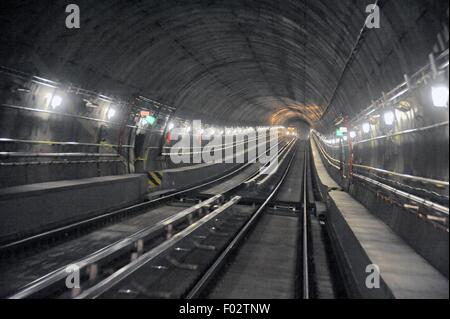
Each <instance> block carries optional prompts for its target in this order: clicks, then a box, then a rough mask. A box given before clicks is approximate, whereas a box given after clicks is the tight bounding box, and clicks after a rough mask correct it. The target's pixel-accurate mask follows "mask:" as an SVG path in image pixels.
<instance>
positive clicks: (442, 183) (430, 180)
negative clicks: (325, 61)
mask: <svg viewBox="0 0 450 319" xmlns="http://www.w3.org/2000/svg"><path fill="white" fill-rule="evenodd" d="M446 124H447V125H448V122H446ZM319 139H320V137H319ZM319 144H320V143H319ZM320 146H321V145H320ZM324 152H325V155H326V156H328V157H330V159H331V160H332V161H334V162H337V163H340V161H339V160H337V159H335V158H333V157H331V156H330V155H329V154H328V153H327V152H326V151H325V150H324ZM353 166H354V167H360V168H362V169H366V170H372V171H377V172H380V173H384V174H388V175H393V176H398V177H401V178H406V179H410V180H416V181H420V182H425V183H430V184H436V185H440V186H447V187H448V186H449V182H448V181H443V180H437V179H433V178H427V177H421V176H414V175H408V174H402V173H397V172H394V171H388V170H384V169H381V168H377V167H372V166H367V165H362V164H353Z"/></svg>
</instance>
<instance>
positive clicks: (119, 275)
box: [75, 196, 241, 299]
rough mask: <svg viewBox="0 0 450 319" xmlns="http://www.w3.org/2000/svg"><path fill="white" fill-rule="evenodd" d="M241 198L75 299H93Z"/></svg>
mask: <svg viewBox="0 0 450 319" xmlns="http://www.w3.org/2000/svg"><path fill="white" fill-rule="evenodd" d="M240 199H241V197H240V196H234V197H233V198H232V199H231V200H229V201H228V202H226V203H225V204H223V205H222V206H220V207H219V208H217V209H216V210H214V211H213V212H211V213H209V214H208V215H206V216H205V217H203V218H202V219H200V220H198V221H197V222H195V223H194V224H192V225H190V226H189V227H187V228H185V229H184V230H182V231H180V232H179V233H177V234H176V235H174V236H173V237H171V238H170V239H169V240H167V241H165V242H164V243H162V244H161V245H159V246H157V247H155V248H153V249H152V250H150V251H148V252H147V253H145V254H144V255H142V256H140V257H139V258H137V259H135V260H134V261H133V262H131V263H130V264H128V265H126V266H124V267H122V268H121V269H119V270H118V271H116V272H115V273H114V274H112V275H111V276H109V277H108V278H106V279H104V280H102V281H101V282H100V283H98V284H97V285H95V286H93V287H91V288H89V289H87V290H85V291H84V292H82V293H81V294H80V295H78V296H77V297H76V298H75V299H86V298H91V299H95V298H98V297H99V296H100V295H101V294H103V293H104V292H106V291H108V290H109V289H111V288H112V287H114V286H115V285H116V284H118V283H119V282H121V281H122V280H124V279H125V278H126V277H128V276H130V275H131V274H132V273H134V272H135V271H136V270H138V269H140V268H141V267H143V266H144V265H146V264H147V263H149V262H151V261H152V260H154V259H155V258H156V257H158V256H160V255H161V254H162V253H164V252H165V251H167V250H168V249H170V248H171V247H173V246H174V245H175V244H176V243H178V242H179V241H181V240H182V239H184V238H186V237H187V236H189V235H190V234H192V233H193V232H194V231H195V230H197V229H198V228H200V227H201V226H203V225H204V224H206V223H207V222H209V221H211V220H213V219H214V218H216V217H217V216H218V215H220V214H221V213H223V212H224V211H226V210H227V209H228V208H230V207H231V206H233V205H235V204H237V203H238V202H239V200H240Z"/></svg>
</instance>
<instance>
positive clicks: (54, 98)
mask: <svg viewBox="0 0 450 319" xmlns="http://www.w3.org/2000/svg"><path fill="white" fill-rule="evenodd" d="M47 100H48V101H50V102H49V105H50V106H51V107H52V109H54V110H55V109H57V108H58V107H60V106H61V105H62V103H63V98H62V97H61V96H59V95H52V94H48V95H47ZM116 113H117V111H116V110H115V109H114V108H113V107H111V106H110V107H109V109H108V111H107V112H106V117H107V118H108V120H112V119H113V118H114V116H115V115H116ZM142 119H143V120H144V121H145V122H146V123H148V124H149V125H154V124H155V123H156V120H157V119H156V117H154V116H153V115H147V116H145V117H143V118H142ZM174 128H175V124H174V123H173V122H170V123H169V124H168V125H167V131H168V132H170V131H172V130H173V129H174ZM271 128H275V129H286V128H285V127H284V126H276V127H269V126H258V127H256V128H252V127H248V126H247V127H235V128H225V129H221V128H214V127H210V128H208V129H206V130H205V129H203V128H202V129H201V130H200V131H199V132H196V133H197V134H200V135H202V134H205V133H206V134H209V135H215V134H220V135H231V134H246V133H250V132H252V131H254V130H256V131H265V130H268V129H271ZM182 130H184V133H187V134H188V133H190V132H191V130H192V128H191V126H189V125H185V126H184V128H182ZM288 135H289V132H288Z"/></svg>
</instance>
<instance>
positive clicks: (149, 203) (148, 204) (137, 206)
mask: <svg viewBox="0 0 450 319" xmlns="http://www.w3.org/2000/svg"><path fill="white" fill-rule="evenodd" d="M280 143H281V142H279V143H278V144H280ZM274 147H275V146H274ZM258 158H259V156H258V157H257V159H258ZM252 164H253V163H245V164H244V165H242V166H240V167H238V168H236V169H235V170H233V171H231V172H230V173H227V174H225V175H223V176H221V177H219V178H216V179H214V180H212V181H209V182H206V183H202V184H200V185H195V186H192V187H188V188H185V189H182V190H177V191H174V192H171V193H168V194H167V195H164V196H161V197H158V198H155V199H152V200H149V201H145V202H142V203H139V204H135V205H132V206H129V207H126V208H122V209H119V210H115V211H113V212H109V213H105V214H102V215H99V216H96V217H93V218H89V219H85V220H82V221H80V222H76V223H73V224H70V225H67V226H63V227H59V228H56V229H53V230H50V231H47V232H44V233H41V234H38V235H34V236H30V237H27V238H24V239H21V240H18V241H15V242H12V243H9V244H5V245H2V246H0V251H2V250H4V249H7V248H8V249H9V248H12V247H14V246H17V245H22V244H26V243H27V242H30V241H34V240H38V239H40V238H45V237H48V236H51V235H53V234H56V233H60V232H63V231H69V230H71V229H74V228H77V227H81V226H84V225H87V224H91V223H94V222H97V221H100V220H102V219H106V218H109V217H112V216H116V215H119V214H126V213H129V212H132V211H135V210H137V209H145V208H149V207H151V206H153V205H155V204H158V203H160V202H163V201H165V200H168V199H171V198H173V197H175V196H178V195H182V194H186V193H189V192H192V191H194V190H197V189H201V188H204V187H206V186H209V185H211V184H214V183H217V182H220V181H222V180H224V179H226V178H229V177H231V176H232V175H234V174H236V173H238V172H240V171H242V170H244V169H245V168H247V167H249V166H250V165H252Z"/></svg>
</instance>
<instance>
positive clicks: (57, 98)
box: [51, 95, 63, 109]
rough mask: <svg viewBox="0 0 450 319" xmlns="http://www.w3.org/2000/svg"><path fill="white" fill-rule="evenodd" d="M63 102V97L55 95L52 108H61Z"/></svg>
mask: <svg viewBox="0 0 450 319" xmlns="http://www.w3.org/2000/svg"><path fill="white" fill-rule="evenodd" d="M62 102H63V99H62V97H60V96H59V95H55V96H54V97H53V99H52V103H51V106H52V108H54V109H56V108H57V107H59V106H61V104H62Z"/></svg>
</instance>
